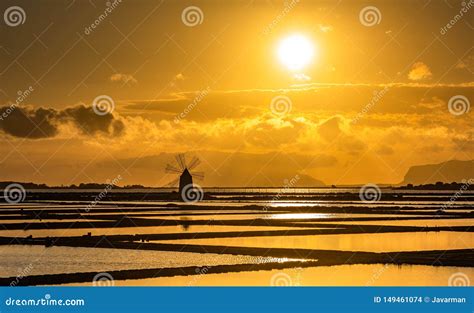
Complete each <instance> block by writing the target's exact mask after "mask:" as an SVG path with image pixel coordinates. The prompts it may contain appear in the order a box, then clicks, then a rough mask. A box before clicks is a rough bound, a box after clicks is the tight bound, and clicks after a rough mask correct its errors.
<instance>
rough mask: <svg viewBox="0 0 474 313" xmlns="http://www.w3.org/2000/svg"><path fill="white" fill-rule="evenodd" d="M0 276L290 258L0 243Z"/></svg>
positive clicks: (241, 262) (255, 262) (235, 262)
mask: <svg viewBox="0 0 474 313" xmlns="http://www.w3.org/2000/svg"><path fill="white" fill-rule="evenodd" d="M0 255H1V256H2V257H1V258H0V277H13V276H17V275H20V274H21V273H23V272H27V273H26V274H27V275H23V276H28V275H40V274H60V273H76V272H94V271H97V272H102V271H113V270H125V269H146V268H167V267H185V266H196V267H198V266H213V265H222V264H261V263H268V262H287V261H290V260H291V259H286V258H270V257H254V256H244V255H229V254H210V253H209V254H208V253H206V254H201V253H189V252H168V251H145V250H128V249H101V248H71V247H51V248H44V247H41V246H0Z"/></svg>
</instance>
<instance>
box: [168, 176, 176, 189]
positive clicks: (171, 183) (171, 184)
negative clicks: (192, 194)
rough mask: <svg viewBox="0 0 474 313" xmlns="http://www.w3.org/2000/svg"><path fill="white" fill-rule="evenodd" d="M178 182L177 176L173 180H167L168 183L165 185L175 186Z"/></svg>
mask: <svg viewBox="0 0 474 313" xmlns="http://www.w3.org/2000/svg"><path fill="white" fill-rule="evenodd" d="M178 182H179V177H178V178H176V179H175V180H173V181H171V182H169V183H168V184H166V187H176V186H178Z"/></svg>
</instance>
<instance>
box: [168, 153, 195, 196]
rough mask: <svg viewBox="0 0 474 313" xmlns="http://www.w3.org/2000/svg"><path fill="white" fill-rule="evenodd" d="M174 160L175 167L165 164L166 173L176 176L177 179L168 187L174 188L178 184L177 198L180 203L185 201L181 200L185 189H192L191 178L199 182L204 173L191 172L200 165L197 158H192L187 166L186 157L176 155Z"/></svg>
mask: <svg viewBox="0 0 474 313" xmlns="http://www.w3.org/2000/svg"><path fill="white" fill-rule="evenodd" d="M175 158H176V163H177V166H175V165H171V164H167V165H166V172H167V173H171V174H178V175H179V177H177V178H176V179H175V180H173V181H172V182H170V183H169V184H168V186H171V187H175V186H176V185H177V184H178V183H179V189H178V190H179V197H180V199H181V200H182V201H185V200H186V199H183V193H184V191H185V190H186V189H188V190H189V189H191V190H193V189H194V185H193V177H194V178H196V180H201V179H203V178H204V173H202V172H193V169H194V168H196V167H197V166H198V165H199V164H200V163H201V161H200V160H199V159H198V158H197V157H193V159H192V160H191V162H190V163H189V164H186V157H185V155H184V154H178V155H176V157H175Z"/></svg>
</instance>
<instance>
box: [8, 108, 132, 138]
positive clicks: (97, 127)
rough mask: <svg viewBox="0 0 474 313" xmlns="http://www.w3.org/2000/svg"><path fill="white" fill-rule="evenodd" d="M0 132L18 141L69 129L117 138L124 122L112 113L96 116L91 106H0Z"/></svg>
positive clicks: (47, 136) (49, 135)
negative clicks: (62, 108)
mask: <svg viewBox="0 0 474 313" xmlns="http://www.w3.org/2000/svg"><path fill="white" fill-rule="evenodd" d="M0 116H2V119H0V131H2V132H3V133H5V134H7V135H10V136H13V137H20V138H29V139H40V138H52V137H55V136H57V135H58V134H59V132H60V129H61V128H63V127H67V126H72V127H73V128H74V129H76V130H77V131H79V132H80V133H81V134H83V135H87V136H93V135H97V134H103V135H109V136H119V135H121V134H122V133H123V131H124V128H125V124H124V122H123V121H122V120H121V119H119V118H118V117H115V116H114V115H112V114H110V113H109V114H106V115H102V116H101V115H97V114H95V112H94V110H93V109H92V107H86V106H84V105H78V106H74V107H68V108H65V109H64V110H56V109H48V108H42V107H40V108H33V107H30V106H26V107H12V106H3V107H0Z"/></svg>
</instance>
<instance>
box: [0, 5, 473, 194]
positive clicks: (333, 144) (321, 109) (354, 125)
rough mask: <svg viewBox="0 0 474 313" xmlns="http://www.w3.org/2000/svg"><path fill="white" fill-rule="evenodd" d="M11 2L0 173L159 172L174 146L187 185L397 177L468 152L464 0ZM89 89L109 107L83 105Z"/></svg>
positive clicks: (0, 62)
mask: <svg viewBox="0 0 474 313" xmlns="http://www.w3.org/2000/svg"><path fill="white" fill-rule="evenodd" d="M463 4H464V5H463ZM12 6H19V7H21V9H22V10H23V12H24V14H23V15H22V18H23V21H22V22H23V23H20V24H19V25H16V26H9V25H8V24H7V23H6V21H5V20H4V21H2V23H3V25H2V27H1V28H0V34H1V38H2V42H1V47H0V55H1V58H0V70H1V76H0V82H1V84H0V105H1V106H2V107H1V108H0V112H3V113H5V114H7V116H6V117H5V118H2V119H0V141H1V142H0V180H19V181H34V182H38V183H43V182H44V183H48V184H70V183H79V182H89V181H96V182H103V181H105V180H107V179H113V178H114V177H116V176H117V175H121V176H122V177H123V178H124V179H123V181H122V182H121V183H122V184H145V185H154V186H162V185H165V184H166V183H167V182H168V181H169V180H170V177H169V176H166V175H165V173H164V167H165V164H166V163H168V162H173V157H174V155H175V154H176V153H181V152H186V153H187V154H188V155H189V157H191V156H193V155H198V156H199V157H200V159H201V161H202V164H201V165H200V167H199V170H200V171H204V172H205V175H206V178H205V179H204V181H203V182H202V185H204V186H223V185H224V186H255V185H261V186H264V185H272V186H281V185H283V184H284V181H285V179H286V180H290V179H291V178H292V177H294V176H295V175H301V177H302V178H303V179H302V181H301V183H302V184H305V185H312V184H317V183H318V182H319V181H322V182H324V183H326V184H357V183H366V182H374V183H399V182H401V181H402V180H403V177H404V175H405V173H406V171H407V170H408V168H409V167H410V166H413V165H419V164H429V163H439V162H444V161H447V160H450V159H459V160H472V159H474V157H473V153H474V130H473V127H472V126H473V121H474V119H473V115H472V109H471V110H467V109H468V108H469V106H470V102H472V101H473V94H474V92H473V90H474V80H473V75H472V74H473V71H474V51H473V41H472V38H473V28H474V22H473V21H474V19H473V14H474V13H473V12H474V3H472V1H465V2H462V1H372V2H370V3H368V2H366V1H309V0H306V1H305V0H301V1H296V0H295V1H291V0H289V1H285V2H283V1H264V0H261V1H258V0H254V1H250V0H245V1H217V0H215V1H213V0H207V1H197V0H196V1H151V0H143V1H130V0H122V1H118V0H117V1H115V2H114V1H109V2H107V3H106V2H105V1H93V2H92V1H73V0H70V1H59V0H53V1H42V2H41V3H39V2H38V1H33V0H30V1H21V3H20V2H18V1H2V3H1V6H0V9H1V12H5V11H6V10H8V9H9V8H11V7H12ZM368 6H373V7H375V9H374V8H367V7H368ZM105 12H107V13H106V14H105ZM186 13H187V14H186ZM188 14H190V15H188ZM193 14H194V16H193ZM3 15H4V14H2V16H3ZM101 15H102V16H101ZM105 15H106V16H105ZM193 18H196V19H193ZM10 24H11V22H10ZM92 24H94V27H92V26H91V25H92ZM447 24H449V26H450V27H449V28H447V26H446V25H447ZM295 35H297V36H301V37H303V38H305V40H307V41H308V42H309V43H310V44H311V46H312V48H313V50H314V51H313V54H312V57H311V58H310V62H309V64H308V65H306V66H304V67H303V68H302V69H299V70H298V71H292V70H290V69H289V68H288V67H287V66H285V64H282V62H281V60H279V58H278V51H279V44H280V43H281V42H282V41H284V40H285V39H287V38H290V37H291V36H295ZM303 48H304V47H303ZM303 48H301V49H303ZM301 49H299V50H298V49H297V50H298V51H297V52H298V53H299V52H301V51H302V50H301ZM303 50H304V49H303ZM303 52H304V51H303ZM298 60H301V59H298V56H296V59H294V60H293V61H298ZM19 91H20V93H22V95H25V96H24V97H21V98H22V99H21V101H18V99H19ZM101 96H107V98H104V97H101ZM98 97H99V98H100V99H106V101H108V102H109V103H112V102H113V110H112V107H109V109H110V110H109V111H107V112H104V113H105V115H100V114H96V113H95V112H94V110H93V103H94V99H97V98H98ZM450 99H453V100H451V102H450ZM455 100H456V101H455ZM16 102H18V103H17V104H16ZM454 102H456V106H454V107H453V103H454ZM450 103H451V105H450ZM15 104H16V105H15ZM12 105H14V108H13V109H12V110H11V112H10V111H8V109H9V108H11V107H12ZM459 105H461V108H459ZM456 110H457V111H456ZM459 110H461V111H459ZM99 113H100V112H99Z"/></svg>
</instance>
